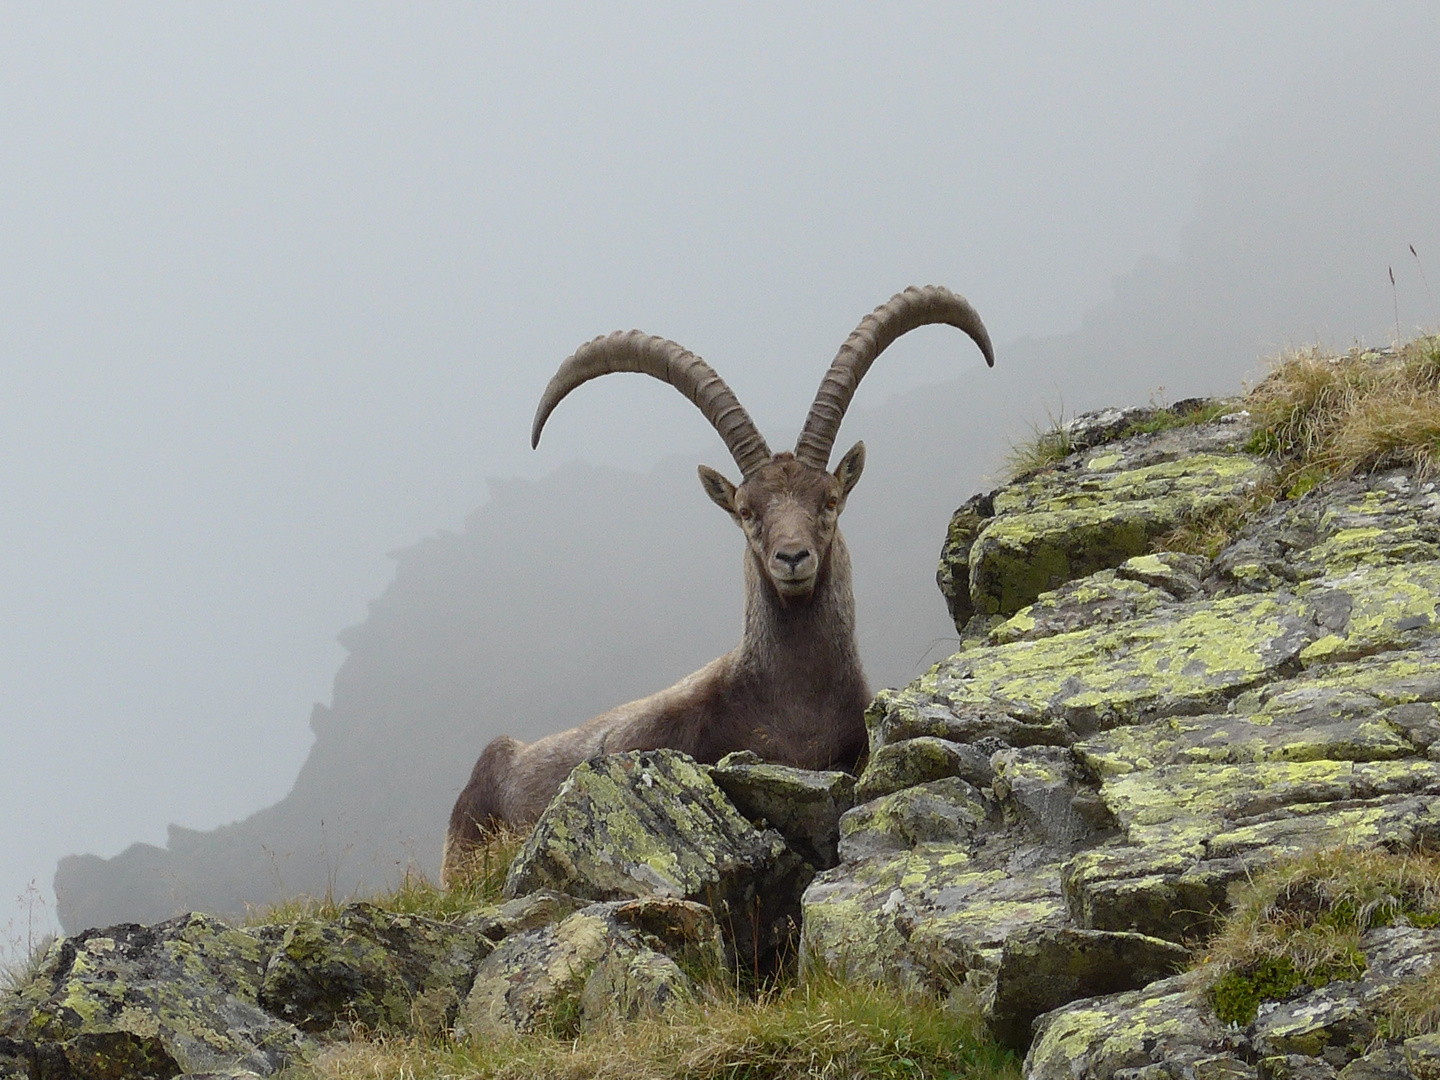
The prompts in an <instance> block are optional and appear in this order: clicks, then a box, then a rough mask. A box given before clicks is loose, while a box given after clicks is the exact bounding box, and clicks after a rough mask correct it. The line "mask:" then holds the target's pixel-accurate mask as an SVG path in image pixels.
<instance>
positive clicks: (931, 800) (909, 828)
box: [839, 743, 1002, 862]
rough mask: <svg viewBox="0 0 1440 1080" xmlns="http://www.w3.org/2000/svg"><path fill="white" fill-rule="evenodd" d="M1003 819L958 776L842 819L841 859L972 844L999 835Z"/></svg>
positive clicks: (904, 791) (870, 805)
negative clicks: (990, 834) (929, 846)
mask: <svg viewBox="0 0 1440 1080" xmlns="http://www.w3.org/2000/svg"><path fill="white" fill-rule="evenodd" d="M898 745H901V746H903V745H905V744H904V743H900V744H898ZM1001 814H1002V811H1001V809H1000V804H999V803H998V802H996V801H995V799H994V798H993V797H992V796H991V795H990V794H989V793H988V790H982V789H980V788H977V787H975V786H974V785H973V784H969V783H967V782H966V781H964V780H962V779H960V777H958V776H946V777H942V778H941V779H939V780H932V781H930V782H929V783H926V784H916V785H914V786H913V787H907V788H904V789H902V790H900V791H896V792H894V793H893V794H890V795H885V796H882V797H880V798H878V799H872V800H870V801H869V802H865V803H861V804H860V805H859V806H857V807H855V809H853V810H851V811H849V812H848V813H846V814H845V816H844V817H842V818H841V819H840V846H839V853H840V857H841V858H842V859H844V860H845V861H846V862H855V861H856V860H858V859H864V858H867V857H869V856H871V855H879V854H882V853H890V852H898V851H908V850H909V849H911V848H914V847H918V846H920V845H921V844H968V843H969V842H970V841H972V840H974V839H975V837H976V836H977V834H979V833H981V832H983V831H985V830H986V829H992V830H993V829H998V828H999V826H1000V820H1001Z"/></svg>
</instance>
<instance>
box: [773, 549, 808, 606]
mask: <svg viewBox="0 0 1440 1080" xmlns="http://www.w3.org/2000/svg"><path fill="white" fill-rule="evenodd" d="M819 569H820V561H819V560H818V559H817V558H815V553H814V552H813V551H811V550H810V549H809V548H808V547H804V546H802V545H798V544H797V545H793V546H790V547H784V548H778V549H776V551H774V552H773V553H772V554H771V556H770V580H771V581H773V582H775V591H776V592H778V593H779V594H780V595H781V596H783V597H785V598H786V599H799V598H802V597H806V596H809V595H810V593H811V592H812V591H813V590H814V588H815V575H816V572H817V571H818V570H819Z"/></svg>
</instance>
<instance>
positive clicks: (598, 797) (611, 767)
mask: <svg viewBox="0 0 1440 1080" xmlns="http://www.w3.org/2000/svg"><path fill="white" fill-rule="evenodd" d="M812 873H813V867H811V866H810V865H809V864H808V863H806V862H805V860H804V859H803V858H802V857H801V856H800V855H798V854H797V853H796V852H794V851H792V850H791V849H790V847H789V846H788V845H787V844H786V843H785V840H784V838H783V837H782V836H781V835H780V833H778V832H776V831H775V830H774V829H757V828H756V827H755V826H754V825H752V824H751V823H750V821H749V820H747V819H746V818H745V816H744V815H743V814H741V813H740V812H739V811H738V810H737V809H736V808H735V806H734V804H733V803H731V802H730V800H729V799H728V798H726V796H725V793H724V792H723V791H721V790H720V788H719V787H718V786H717V785H716V784H715V781H714V780H712V779H711V778H710V775H709V772H708V771H707V770H706V769H705V768H703V767H702V766H700V765H697V764H696V763H695V761H694V760H693V759H691V758H690V757H688V756H687V755H685V754H682V753H679V752H678V751H674V750H643V751H640V750H637V751H631V752H629V753H624V754H611V755H609V756H607V757H599V758H593V759H591V760H590V761H586V762H582V763H581V764H580V765H578V766H576V768H575V770H574V771H573V772H572V773H571V774H570V776H569V778H568V779H567V780H566V781H565V782H564V783H563V784H562V785H561V786H560V790H559V791H558V792H557V793H556V795H555V798H554V799H553V800H552V801H551V803H550V805H549V807H548V808H547V809H546V810H545V813H544V814H542V815H541V817H540V820H539V821H538V822H536V824H535V829H534V831H533V832H532V833H531V834H530V837H529V839H528V840H527V841H526V842H525V846H524V847H523V848H522V849H521V851H520V853H519V855H517V856H516V858H515V861H514V863H512V864H511V867H510V872H509V874H508V875H507V877H506V880H505V893H506V895H507V896H518V895H520V894H522V893H526V892H530V891H532V890H535V889H540V888H551V889H556V890H558V891H560V892H564V893H568V894H570V895H572V896H577V897H583V898H585V899H589V900H616V899H629V898H634V897H645V896H659V897H671V898H674V899H683V900H693V901H697V902H701V903H705V904H708V905H709V906H710V907H711V908H713V909H714V911H715V916H716V918H717V919H718V920H719V923H720V926H721V928H722V929H723V930H724V932H725V935H726V940H727V942H728V943H729V947H730V951H731V957H732V959H733V960H735V961H736V962H738V963H740V964H741V967H742V969H744V970H747V971H748V970H756V971H758V973H759V974H765V973H767V972H769V971H771V970H773V969H774V968H775V966H776V964H777V963H779V962H780V960H781V958H782V957H783V956H785V955H786V954H787V953H788V952H789V951H790V950H791V948H792V943H793V938H794V935H795V931H796V927H797V926H798V921H799V920H798V916H799V899H800V894H801V892H802V891H803V889H804V887H805V884H806V883H807V882H808V880H809V878H810V876H811V874H812Z"/></svg>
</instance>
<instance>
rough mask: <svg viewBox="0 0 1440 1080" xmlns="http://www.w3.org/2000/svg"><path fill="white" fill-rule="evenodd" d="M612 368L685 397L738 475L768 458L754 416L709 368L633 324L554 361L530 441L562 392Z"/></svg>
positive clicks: (533, 443) (746, 473) (537, 442)
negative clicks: (710, 429)
mask: <svg viewBox="0 0 1440 1080" xmlns="http://www.w3.org/2000/svg"><path fill="white" fill-rule="evenodd" d="M612 371H638V372H640V373H641V374H642V375H650V376H653V377H654V378H657V379H659V380H660V381H661V382H667V383H669V384H670V385H671V386H673V387H675V389H677V390H679V391H680V392H681V393H682V394H684V395H685V396H686V397H688V398H689V399H690V400H691V401H693V402H694V403H695V404H696V406H698V407H699V409H700V411H701V413H703V414H704V416H705V419H706V420H709V421H710V423H711V424H712V425H713V426H714V428H715V430H716V431H718V432H719V433H720V438H722V439H724V440H725V448H726V449H727V450H729V451H730V456H731V457H733V458H734V459H735V464H736V465H738V466H740V472H741V474H742V475H744V476H747V477H748V476H749V475H750V474H751V473H752V472H754V471H755V470H756V469H758V468H759V467H760V466H762V465H764V464H765V463H766V462H768V461H769V460H770V447H768V446H766V445H765V439H764V437H763V436H762V435H761V434H760V431H759V429H758V428H756V427H755V421H753V420H751V419H750V414H749V413H747V412H746V411H745V409H744V407H743V406H742V405H741V404H740V402H739V401H738V400H737V399H736V397H735V394H734V393H733V392H732V391H731V389H730V387H728V386H726V385H725V380H724V379H722V378H720V376H719V375H717V374H716V373H715V369H714V368H712V367H711V366H710V365H709V364H707V363H706V362H705V361H704V360H701V359H700V357H698V356H696V355H695V354H694V353H692V352H690V351H689V350H688V349H686V348H684V347H683V346H681V345H678V344H676V343H675V342H673V341H670V340H668V339H666V338H661V337H652V336H651V335H649V334H642V333H641V332H640V331H639V330H617V331H615V333H613V334H611V335H610V336H609V337H597V338H596V339H595V340H594V341H590V342H587V343H586V344H584V345H581V346H580V348H578V349H576V350H575V353H574V355H572V356H570V357H568V358H567V359H566V360H565V362H564V363H563V364H561V365H560V369H559V370H558V371H556V372H555V377H554V378H552V379H551V380H550V383H549V385H548V386H546V387H545V393H544V394H543V395H541V397H540V406H539V408H537V409H536V410H535V423H534V424H533V425H532V426H531V428H530V445H531V446H532V447H536V446H539V445H540V431H541V429H542V428H544V427H545V421H546V420H548V419H549V417H550V413H551V412H553V411H554V409H555V406H556V405H559V404H560V401H561V399H562V398H564V397H565V395H566V394H568V393H570V391H571V390H574V389H575V388H576V387H577V386H579V385H580V384H581V383H586V382H589V381H590V380H591V379H598V378H599V377H600V376H601V375H608V374H610V372H612Z"/></svg>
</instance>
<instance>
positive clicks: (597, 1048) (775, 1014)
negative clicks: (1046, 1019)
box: [307, 979, 1019, 1080]
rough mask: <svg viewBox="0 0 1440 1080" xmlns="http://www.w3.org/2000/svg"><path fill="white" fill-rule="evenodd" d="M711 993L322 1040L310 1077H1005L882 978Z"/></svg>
mask: <svg viewBox="0 0 1440 1080" xmlns="http://www.w3.org/2000/svg"><path fill="white" fill-rule="evenodd" d="M711 998H712V999H711V1000H710V1001H708V1002H703V1003H693V1004H687V1005H681V1006H678V1007H676V1008H674V1009H672V1010H671V1011H669V1012H668V1013H667V1014H666V1015H665V1016H663V1017H659V1018H654V1019H641V1020H636V1021H632V1022H630V1023H626V1024H617V1025H614V1026H612V1027H610V1028H607V1029H605V1030H603V1031H596V1032H590V1033H585V1034H581V1035H579V1036H578V1037H576V1038H555V1037H553V1036H550V1035H544V1034H528V1035H525V1036H523V1037H517V1038H514V1039H504V1040H496V1039H483V1040H482V1039H474V1040H461V1041H459V1042H450V1041H447V1040H423V1039H394V1038H392V1039H386V1040H382V1041H376V1042H364V1043H361V1042H355V1043H349V1044H346V1045H343V1046H340V1047H336V1048H334V1049H332V1050H330V1051H327V1052H326V1053H325V1054H324V1055H323V1056H322V1057H320V1058H319V1059H318V1060H317V1061H315V1062H314V1063H313V1064H312V1066H310V1068H309V1069H308V1070H307V1072H309V1073H310V1074H311V1075H313V1076H315V1077H316V1078H317V1080H358V1078H360V1077H364V1078H365V1080H419V1078H430V1077H434V1078H437V1080H440V1078H450V1077H473V1078H476V1080H520V1078H527V1080H528V1078H532V1077H546V1078H557V1080H571V1078H573V1080H580V1078H582V1077H583V1078H592V1077H593V1078H597V1080H770V1078H774V1080H780V1078H785V1080H792V1078H800V1077H813V1078H821V1077H823V1078H835V1080H840V1078H850V1077H866V1078H873V1080H952V1078H953V1080H962V1078H963V1080H1014V1078H1018V1076H1019V1067H1018V1065H1019V1063H1018V1062H1017V1061H1016V1060H1015V1057H1014V1055H1012V1054H1011V1053H1009V1052H1008V1051H1005V1050H1002V1049H1000V1048H999V1047H998V1046H996V1045H995V1044H994V1043H992V1042H990V1041H989V1040H987V1039H986V1038H984V1037H983V1036H982V1035H981V1033H980V1032H981V1029H980V1025H979V1022H978V1020H977V1019H976V1017H975V1015H974V1014H973V1013H971V1012H967V1011H963V1010H960V1009H957V1008H955V1007H953V1006H949V1005H947V1004H946V1003H944V1002H942V1001H941V1000H939V999H937V998H933V997H925V996H907V995H903V994H900V993H898V992H896V991H894V990H889V989H885V988H883V987H876V986H868V985H855V984H849V983H841V982H836V981H833V980H823V979H822V980H815V981H812V982H810V983H808V984H806V985H804V986H798V985H791V986H788V987H784V988H781V989H777V990H774V991H771V992H769V993H767V994H763V995H761V996H759V997H757V998H747V997H744V996H742V995H737V994H735V993H733V992H725V991H716V992H714V993H713V994H712V995H711Z"/></svg>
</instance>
